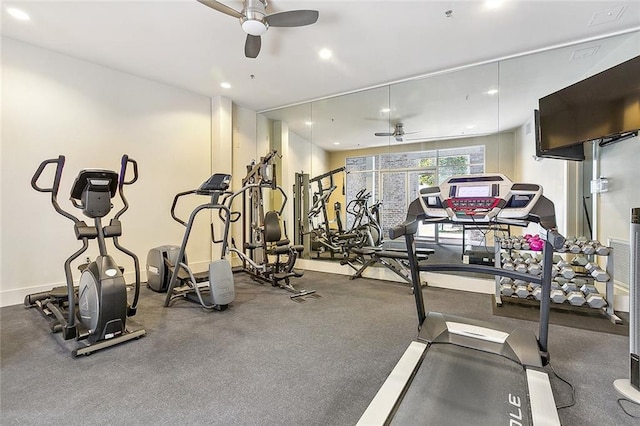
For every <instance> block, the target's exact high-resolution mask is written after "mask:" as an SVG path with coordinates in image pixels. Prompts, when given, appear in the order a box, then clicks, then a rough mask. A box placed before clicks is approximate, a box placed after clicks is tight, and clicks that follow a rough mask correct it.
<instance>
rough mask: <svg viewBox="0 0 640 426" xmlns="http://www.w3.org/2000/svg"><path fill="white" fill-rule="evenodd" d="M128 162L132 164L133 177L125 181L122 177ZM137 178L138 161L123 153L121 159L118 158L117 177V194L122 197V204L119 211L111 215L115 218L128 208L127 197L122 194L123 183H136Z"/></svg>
mask: <svg viewBox="0 0 640 426" xmlns="http://www.w3.org/2000/svg"><path fill="white" fill-rule="evenodd" d="M129 163H131V164H133V179H131V180H130V181H126V180H125V179H124V178H125V175H126V174H127V165H128V164H129ZM137 180H138V162H137V161H136V160H134V159H132V158H129V156H128V155H127V154H124V155H123V156H122V159H121V160H120V175H119V177H118V194H120V199H122V204H123V206H122V208H121V209H120V211H118V213H116V214H115V216H114V217H113V218H114V219H115V220H118V218H119V217H120V216H122V214H123V213H124V212H126V211H127V210H128V209H129V202H128V201H127V198H126V197H125V196H124V185H132V184H134V183H136V181H137Z"/></svg>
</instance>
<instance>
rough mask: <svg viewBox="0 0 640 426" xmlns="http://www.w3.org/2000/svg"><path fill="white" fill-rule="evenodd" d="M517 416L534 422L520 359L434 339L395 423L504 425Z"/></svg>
mask: <svg viewBox="0 0 640 426" xmlns="http://www.w3.org/2000/svg"><path fill="white" fill-rule="evenodd" d="M510 398H511V402H510ZM517 404H519V405H520V406H519V407H518V406H516V405H517ZM512 420H513V423H511V424H518V425H529V424H531V419H530V414H529V400H528V396H527V380H526V373H525V370H524V368H523V367H522V366H521V365H520V364H518V363H516V362H514V361H511V360H509V359H507V358H504V357H501V356H497V355H492V354H488V353H485V352H481V351H478V350H474V349H469V348H465V347H461V346H455V345H451V344H432V345H431V347H430V348H429V349H428V350H427V353H426V356H425V357H424V360H423V361H422V364H421V365H420V367H419V368H418V371H417V372H416V375H415V377H414V378H413V381H412V382H411V386H410V387H409V389H407V391H406V394H405V396H404V398H403V399H402V401H401V402H400V405H399V406H398V407H397V409H396V413H395V416H394V417H393V419H392V420H391V423H390V424H395V425H418V424H425V425H426V424H428V425H445V424H449V425H466V424H470V425H500V424H510V421H512Z"/></svg>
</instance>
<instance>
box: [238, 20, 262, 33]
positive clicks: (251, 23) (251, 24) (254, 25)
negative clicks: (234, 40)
mask: <svg viewBox="0 0 640 426" xmlns="http://www.w3.org/2000/svg"><path fill="white" fill-rule="evenodd" d="M267 28H268V27H267V24H266V22H264V21H263V20H261V19H243V20H242V29H243V30H244V32H245V33H247V34H251V35H252V36H260V35H262V34H264V33H266V32H267Z"/></svg>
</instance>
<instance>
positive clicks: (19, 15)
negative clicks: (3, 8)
mask: <svg viewBox="0 0 640 426" xmlns="http://www.w3.org/2000/svg"><path fill="white" fill-rule="evenodd" d="M7 13H8V14H9V15H11V16H12V17H13V18H14V19H17V20H18V21H30V20H31V18H30V17H29V15H28V14H27V12H25V11H24V10H21V9H16V8H15V7H8V8H7Z"/></svg>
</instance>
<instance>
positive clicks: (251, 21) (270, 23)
mask: <svg viewBox="0 0 640 426" xmlns="http://www.w3.org/2000/svg"><path fill="white" fill-rule="evenodd" d="M198 1H199V2H200V3H202V4H204V5H205V6H209V7H210V8H212V9H215V10H217V11H218V12H222V13H224V14H226V15H229V16H233V17H234V18H238V19H240V25H241V26H242V29H243V30H244V31H245V32H246V33H247V40H246V41H245V44H244V55H245V56H246V57H247V58H256V57H257V56H258V53H260V46H261V44H262V40H261V39H260V36H261V35H262V34H264V33H265V32H267V30H268V29H269V27H302V26H305V25H311V24H314V23H315V22H316V21H317V20H318V15H319V13H318V11H317V10H290V11H288V12H278V13H272V14H270V15H268V14H267V10H266V9H267V0H243V2H242V3H243V5H244V7H243V8H242V11H240V12H238V11H237V10H235V9H233V8H231V7H229V6H227V5H225V4H222V3H220V2H218V1H215V0H198Z"/></svg>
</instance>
